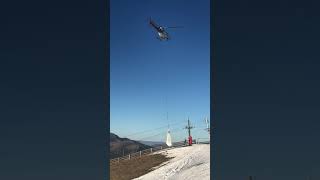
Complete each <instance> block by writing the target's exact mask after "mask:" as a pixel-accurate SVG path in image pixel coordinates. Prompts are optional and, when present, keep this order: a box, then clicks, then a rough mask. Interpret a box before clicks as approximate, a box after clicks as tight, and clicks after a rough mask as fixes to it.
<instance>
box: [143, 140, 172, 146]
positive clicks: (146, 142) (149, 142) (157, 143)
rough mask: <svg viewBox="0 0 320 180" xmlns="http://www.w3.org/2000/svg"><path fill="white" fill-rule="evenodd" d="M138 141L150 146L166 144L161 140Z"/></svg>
mask: <svg viewBox="0 0 320 180" xmlns="http://www.w3.org/2000/svg"><path fill="white" fill-rule="evenodd" d="M139 142H140V143H142V144H145V145H148V146H152V147H157V146H166V143H165V142H161V141H139Z"/></svg>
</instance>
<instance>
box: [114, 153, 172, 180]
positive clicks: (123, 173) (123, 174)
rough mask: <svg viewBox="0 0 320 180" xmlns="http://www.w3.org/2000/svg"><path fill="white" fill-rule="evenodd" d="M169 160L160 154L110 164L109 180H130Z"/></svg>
mask: <svg viewBox="0 0 320 180" xmlns="http://www.w3.org/2000/svg"><path fill="white" fill-rule="evenodd" d="M169 159H171V158H168V157H166V156H165V155H162V154H154V155H146V156H142V157H141V158H139V157H138V158H135V159H131V160H124V161H120V162H119V163H112V164H110V179H111V180H131V179H134V178H137V177H140V176H142V175H144V174H147V173H148V172H150V171H152V168H153V167H156V166H159V165H160V164H162V163H163V162H165V161H168V160H169Z"/></svg>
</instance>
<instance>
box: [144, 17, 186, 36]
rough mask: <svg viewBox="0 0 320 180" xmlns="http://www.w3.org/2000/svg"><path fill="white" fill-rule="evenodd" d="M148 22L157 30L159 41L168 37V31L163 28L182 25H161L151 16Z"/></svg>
mask: <svg viewBox="0 0 320 180" xmlns="http://www.w3.org/2000/svg"><path fill="white" fill-rule="evenodd" d="M149 24H150V25H151V26H152V27H153V28H154V29H155V30H156V31H157V33H158V36H157V39H159V40H160V41H168V40H169V39H171V38H170V36H169V33H168V32H167V31H166V30H165V29H168V28H181V27H182V26H171V27H163V26H160V25H157V24H156V23H155V22H154V21H153V20H152V19H151V18H150V19H149Z"/></svg>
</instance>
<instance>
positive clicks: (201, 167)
mask: <svg viewBox="0 0 320 180" xmlns="http://www.w3.org/2000/svg"><path fill="white" fill-rule="evenodd" d="M159 153H161V154H165V155H167V156H168V157H173V159H171V160H169V161H168V162H165V163H164V164H162V165H160V166H159V167H156V168H155V170H153V171H151V172H150V173H148V174H145V175H143V176H141V177H139V178H136V179H134V180H155V179H157V180H209V179H210V145H209V144H194V145H192V146H188V147H181V148H175V149H170V150H166V151H163V152H159Z"/></svg>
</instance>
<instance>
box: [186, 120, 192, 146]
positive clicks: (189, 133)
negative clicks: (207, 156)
mask: <svg viewBox="0 0 320 180" xmlns="http://www.w3.org/2000/svg"><path fill="white" fill-rule="evenodd" d="M193 128H194V127H192V126H191V125H190V120H189V117H188V125H187V126H186V127H185V129H187V130H188V135H189V146H191V145H192V136H191V129H193Z"/></svg>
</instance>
